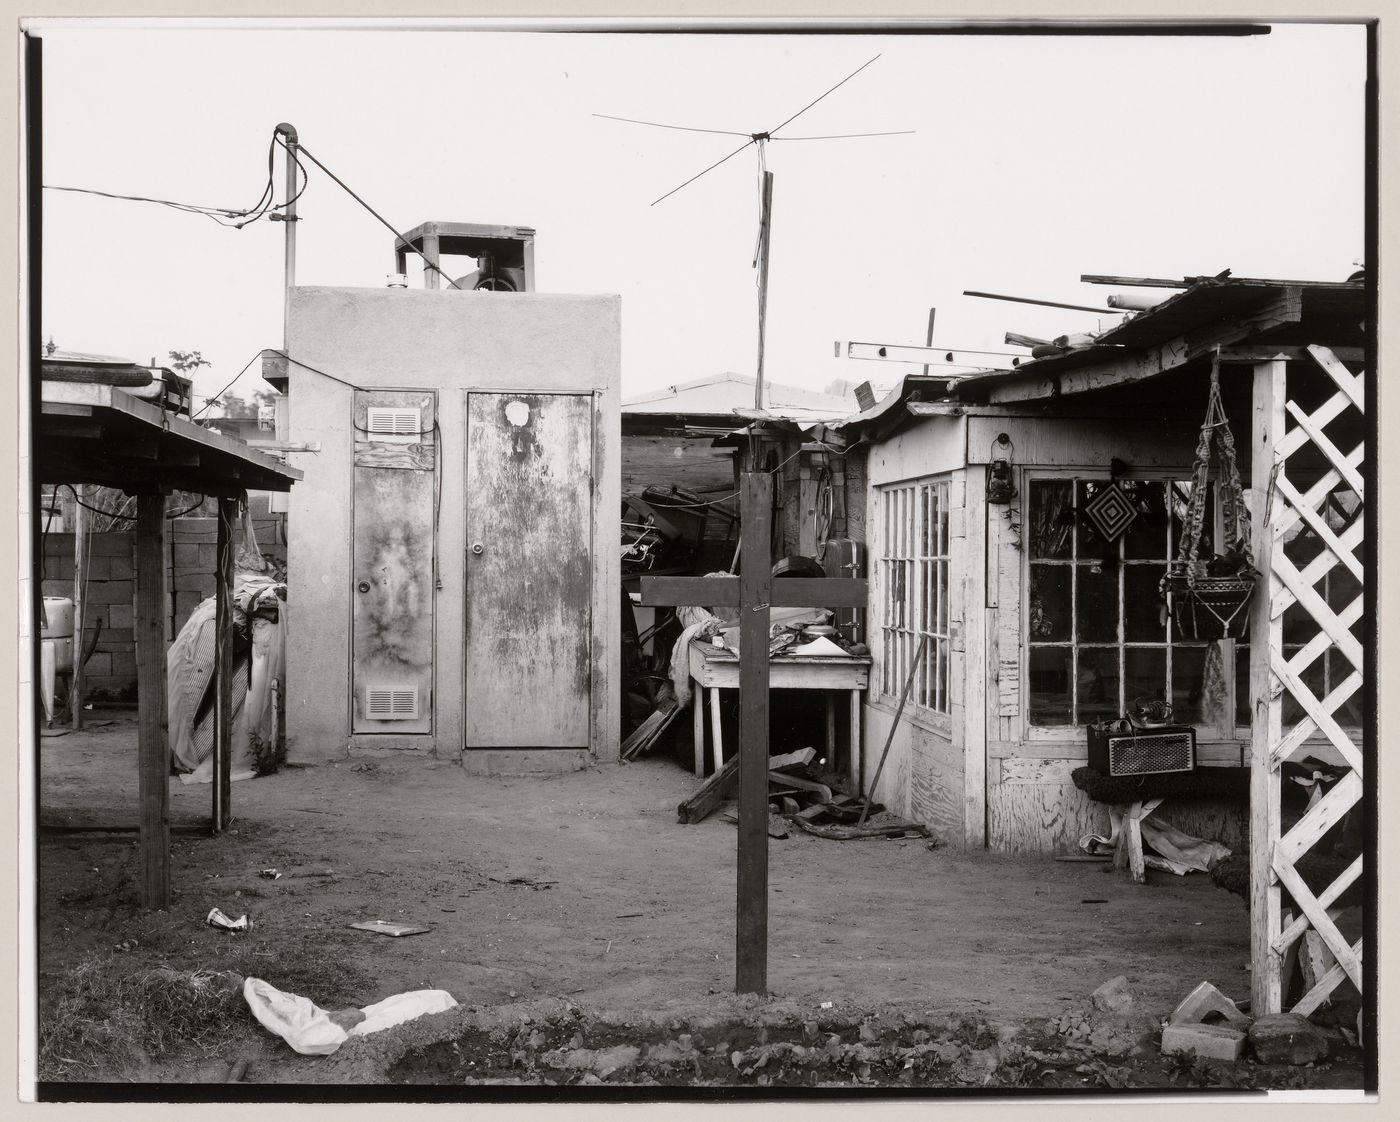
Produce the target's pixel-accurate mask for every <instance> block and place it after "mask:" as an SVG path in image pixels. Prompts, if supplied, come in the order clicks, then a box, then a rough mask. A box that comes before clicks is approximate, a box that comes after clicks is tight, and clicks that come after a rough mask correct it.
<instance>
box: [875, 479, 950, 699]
mask: <svg viewBox="0 0 1400 1122" xmlns="http://www.w3.org/2000/svg"><path fill="white" fill-rule="evenodd" d="M880 518H881V528H882V535H881V540H882V542H883V549H882V554H881V557H880V579H881V588H882V589H883V597H882V604H881V644H882V646H881V659H880V665H881V678H880V691H881V692H882V693H884V694H886V695H888V696H890V697H899V696H900V695H901V694H902V693H903V692H904V686H905V683H906V682H907V681H908V679H909V672H910V669H911V668H912V667H913V665H914V661H915V658H916V656H917V655H918V651H919V646H920V644H921V643H922V644H923V645H924V654H923V658H922V659H921V660H920V661H919V666H918V671H917V673H916V674H915V676H914V687H913V689H912V690H911V691H910V697H909V699H910V701H911V702H913V703H914V704H915V705H921V706H923V707H924V708H926V709H932V710H934V711H936V712H939V713H947V712H948V703H949V698H948V663H949V644H948V609H949V599H950V597H951V596H952V587H951V573H950V564H949V547H948V481H947V480H946V479H928V480H921V481H918V482H914V483H901V484H898V485H896V486H893V487H886V488H883V489H882V490H881V493H880Z"/></svg>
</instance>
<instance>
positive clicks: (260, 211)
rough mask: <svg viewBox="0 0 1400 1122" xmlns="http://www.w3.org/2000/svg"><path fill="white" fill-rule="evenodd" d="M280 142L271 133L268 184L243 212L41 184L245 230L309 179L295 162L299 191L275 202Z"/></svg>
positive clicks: (295, 196)
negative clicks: (147, 205)
mask: <svg viewBox="0 0 1400 1122" xmlns="http://www.w3.org/2000/svg"><path fill="white" fill-rule="evenodd" d="M280 139H281V138H280V137H279V136H278V135H277V133H276V132H275V131H274V132H273V134H272V140H271V141H270V142H269V143H268V146H267V182H266V183H265V184H264V185H263V189H262V193H261V194H260V195H259V196H258V201H257V202H255V203H254V204H253V205H252V206H251V207H249V208H247V209H245V210H238V209H235V208H232V207H220V206H205V205H203V204H201V203H182V202H177V201H175V200H174V199H161V198H156V197H155V196H152V195H123V194H120V193H118V192H115V191H99V190H97V189H95V188H92V187H64V186H59V185H57V184H48V183H46V184H44V190H46V191H67V192H72V193H74V194H80V195H97V196H100V197H101V198H105V199H119V200H122V201H125V202H134V203H154V204H156V205H159V206H166V207H170V208H171V209H173V210H178V211H181V212H183V213H185V214H202V215H203V216H204V217H205V218H209V219H212V220H213V221H215V222H217V223H218V224H219V225H220V226H227V227H229V228H230V229H234V230H241V229H243V227H244V226H247V225H249V224H250V223H252V222H256V221H258V219H260V218H264V217H266V216H267V212H268V211H269V210H271V209H281V208H283V207H286V206H290V205H291V204H292V203H293V202H295V201H296V200H297V199H298V198H300V197H301V194H302V192H303V191H305V190H306V180H307V179H308V178H309V177H308V176H307V174H306V169H305V168H304V167H301V163H300V161H298V162H297V166H298V167H299V168H301V173H302V178H303V182H302V187H301V191H298V192H297V193H296V194H295V195H293V196H292V197H291V198H290V199H288V200H287V202H285V203H276V202H275V199H276V193H275V190H274V187H273V155H274V154H275V152H276V144H277V143H278V142H280ZM283 147H285V145H283ZM227 219H241V221H233V222H231V221H227Z"/></svg>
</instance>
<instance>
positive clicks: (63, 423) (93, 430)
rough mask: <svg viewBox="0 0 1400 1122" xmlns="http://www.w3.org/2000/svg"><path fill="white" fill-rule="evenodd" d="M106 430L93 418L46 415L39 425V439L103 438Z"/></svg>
mask: <svg viewBox="0 0 1400 1122" xmlns="http://www.w3.org/2000/svg"><path fill="white" fill-rule="evenodd" d="M104 432H105V430H104V429H103V427H102V425H100V424H98V423H97V422H95V421H92V420H79V419H78V418H76V417H71V418H70V417H63V416H52V417H46V418H44V420H43V421H41V422H40V425H39V439H40V440H53V439H55V438H60V439H63V440H101V439H102V438H103V435H104Z"/></svg>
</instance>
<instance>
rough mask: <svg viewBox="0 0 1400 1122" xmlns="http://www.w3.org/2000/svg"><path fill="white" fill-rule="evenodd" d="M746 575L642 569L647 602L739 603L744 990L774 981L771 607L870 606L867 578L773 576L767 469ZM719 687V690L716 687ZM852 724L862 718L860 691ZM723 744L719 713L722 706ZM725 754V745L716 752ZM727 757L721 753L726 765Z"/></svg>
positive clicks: (750, 500) (745, 500) (739, 933)
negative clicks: (662, 573) (663, 573)
mask: <svg viewBox="0 0 1400 1122" xmlns="http://www.w3.org/2000/svg"><path fill="white" fill-rule="evenodd" d="M739 490H740V508H739V510H740V517H741V519H742V536H741V538H740V546H741V549H742V555H743V559H744V564H743V572H742V573H741V574H740V575H739V576H738V577H642V579H641V593H642V603H643V604H647V605H662V604H668V605H675V604H707V605H709V606H711V607H720V606H725V607H737V608H738V609H739V757H738V762H739V855H738V875H737V878H736V880H737V890H736V917H735V925H734V933H735V938H734V941H735V951H734V960H735V983H736V988H737V990H738V992H739V993H766V992H767V989H768V609H769V608H770V607H805V608H812V607H834V608H854V607H865V606H867V602H868V599H867V598H868V596H869V586H868V585H867V583H866V581H864V580H862V579H856V578H846V577H796V578H790V579H787V580H782V581H778V582H776V583H775V582H774V581H773V575H772V565H771V561H770V558H771V555H770V553H769V546H768V534H769V523H770V520H771V517H772V512H773V480H772V476H771V475H769V474H768V473H767V472H744V473H742V474H741V475H740V476H739ZM712 692H713V694H716V695H717V694H718V692H719V691H718V690H714V691H712ZM693 704H694V705H695V707H696V717H695V724H696V727H695V736H696V740H697V742H698V741H700V740H701V737H702V734H703V728H704V724H703V722H704V718H703V715H701V713H700V709H701V708H702V706H703V705H704V698H703V697H701V696H700V695H699V694H698V693H697V695H696V696H695V700H694V702H693ZM852 704H853V710H852V714H853V715H852V718H851V724H852V729H853V730H855V729H856V728H858V726H859V714H860V706H859V705H858V704H856V703H855V700H854V699H853V702H852ZM714 716H715V721H714V724H715V734H714V735H715V744H716V747H717V748H718V745H719V713H718V708H716V711H715V714H714ZM716 754H718V752H717V753H716ZM718 764H719V761H718V760H716V766H717V767H718Z"/></svg>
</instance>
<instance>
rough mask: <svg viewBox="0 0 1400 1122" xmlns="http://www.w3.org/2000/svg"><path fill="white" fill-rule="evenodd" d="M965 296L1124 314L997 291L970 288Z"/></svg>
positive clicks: (1110, 309)
mask: <svg viewBox="0 0 1400 1122" xmlns="http://www.w3.org/2000/svg"><path fill="white" fill-rule="evenodd" d="M963 295H964V296H980V297H981V298H982V299H983V300H1010V301H1011V302H1012V303H1013V304H1039V305H1040V306H1041V307H1044V308H1069V309H1070V310H1071V311H1075V312H1095V313H1097V314H1099V315H1102V314H1103V313H1104V312H1108V313H1109V314H1110V315H1122V314H1123V313H1122V312H1115V311H1114V309H1112V308H1107V307H1104V308H1096V307H1093V306H1092V305H1089V304H1062V303H1060V301H1058V300H1032V299H1031V298H1030V297H1029V296H1003V295H1001V294H1000V293H996V292H973V291H971V290H970V289H964V290H963Z"/></svg>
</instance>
